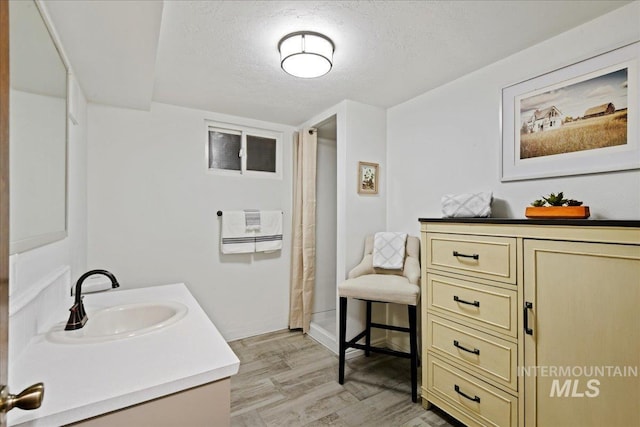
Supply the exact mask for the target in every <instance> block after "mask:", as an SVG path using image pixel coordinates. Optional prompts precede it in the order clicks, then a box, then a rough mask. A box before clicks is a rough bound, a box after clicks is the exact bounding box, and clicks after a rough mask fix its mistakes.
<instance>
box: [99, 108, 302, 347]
mask: <svg viewBox="0 0 640 427" xmlns="http://www.w3.org/2000/svg"><path fill="white" fill-rule="evenodd" d="M206 119H208V120H214V121H221V122H229V123H237V124H241V125H245V126H251V127H254V128H262V129H270V130H276V131H282V132H283V135H284V136H283V149H284V156H283V178H282V179H258V178H246V177H235V176H233V177H232V176H221V175H215V174H211V173H207V172H206V162H205V147H206V141H207V135H206V128H205V120H206ZM293 130H294V129H293V128H291V127H289V126H284V125H277V124H273V123H265V122H259V121H255V120H249V119H244V118H240V117H231V116H226V115H221V114H215V113H210V112H206V111H200V110H193V109H188V108H182V107H175V106H170V105H165V104H158V103H154V104H152V107H151V110H150V111H138V110H129V109H123V108H114V107H106V106H101V105H93V104H91V105H90V106H89V163H88V177H89V197H88V218H89V243H88V247H89V260H88V263H89V265H90V266H91V267H92V268H106V269H108V270H111V271H113V273H114V274H115V275H116V276H117V277H118V279H119V281H120V283H121V285H122V287H123V288H124V289H126V288H133V287H141V286H148V285H160V284H166V283H174V282H185V283H186V284H187V286H188V287H189V290H190V291H191V292H192V293H193V295H194V296H195V297H196V299H197V300H198V302H199V303H200V305H201V306H202V307H203V309H204V310H205V311H206V313H207V314H208V315H209V317H210V318H211V319H212V321H213V322H214V323H215V324H216V326H217V327H218V329H219V330H220V331H221V333H222V334H223V335H224V337H225V338H226V339H228V340H232V339H236V338H241V337H245V336H250V335H255V334H259V333H264V332H267V331H272V330H276V329H282V328H286V327H287V326H288V307H289V276H290V271H289V266H290V235H291V226H290V223H291V192H292V185H291V147H292V141H293V139H292V138H293ZM247 208H257V209H280V210H283V211H284V217H283V221H284V227H283V228H284V230H283V235H284V236H283V250H282V251H279V252H276V253H272V254H239V255H222V254H221V253H220V250H219V247H220V224H221V218H220V217H218V216H216V212H217V211H218V210H237V209H247Z"/></svg>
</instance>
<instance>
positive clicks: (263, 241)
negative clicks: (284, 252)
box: [255, 211, 282, 252]
mask: <svg viewBox="0 0 640 427" xmlns="http://www.w3.org/2000/svg"><path fill="white" fill-rule="evenodd" d="M255 238H256V252H273V251H279V250H280V249H282V211H260V231H258V232H256V237H255Z"/></svg>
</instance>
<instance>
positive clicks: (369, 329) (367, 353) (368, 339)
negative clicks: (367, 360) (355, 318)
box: [364, 301, 371, 357]
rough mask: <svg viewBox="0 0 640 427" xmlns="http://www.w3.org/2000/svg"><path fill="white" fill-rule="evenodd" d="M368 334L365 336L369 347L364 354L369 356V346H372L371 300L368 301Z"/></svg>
mask: <svg viewBox="0 0 640 427" xmlns="http://www.w3.org/2000/svg"><path fill="white" fill-rule="evenodd" d="M366 328H367V334H366V336H365V345H366V346H367V349H366V350H365V351H364V355H365V356H366V357H369V354H370V351H369V347H371V301H367V325H366Z"/></svg>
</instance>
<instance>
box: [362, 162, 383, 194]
mask: <svg viewBox="0 0 640 427" xmlns="http://www.w3.org/2000/svg"><path fill="white" fill-rule="evenodd" d="M379 169H380V165H379V164H378V163H369V162H358V193H359V194H378V181H379V178H380V174H379Z"/></svg>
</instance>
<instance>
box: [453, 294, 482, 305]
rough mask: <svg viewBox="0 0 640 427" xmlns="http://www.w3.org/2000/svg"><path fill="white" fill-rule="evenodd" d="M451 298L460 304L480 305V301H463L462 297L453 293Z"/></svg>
mask: <svg viewBox="0 0 640 427" xmlns="http://www.w3.org/2000/svg"><path fill="white" fill-rule="evenodd" d="M453 300H454V301H455V302H459V303H461V304H467V305H472V306H474V307H480V301H474V302H470V301H465V300H463V299H460V298H458V296H457V295H454V296H453Z"/></svg>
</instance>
